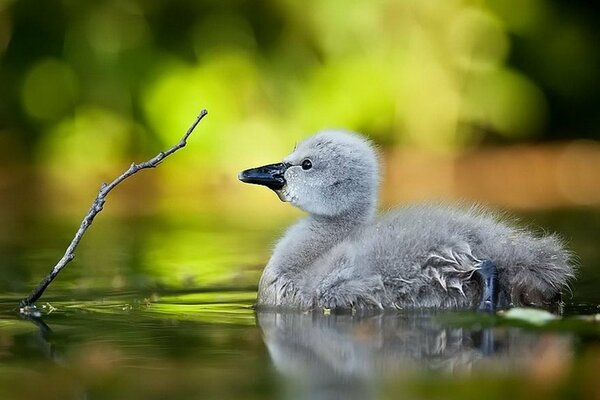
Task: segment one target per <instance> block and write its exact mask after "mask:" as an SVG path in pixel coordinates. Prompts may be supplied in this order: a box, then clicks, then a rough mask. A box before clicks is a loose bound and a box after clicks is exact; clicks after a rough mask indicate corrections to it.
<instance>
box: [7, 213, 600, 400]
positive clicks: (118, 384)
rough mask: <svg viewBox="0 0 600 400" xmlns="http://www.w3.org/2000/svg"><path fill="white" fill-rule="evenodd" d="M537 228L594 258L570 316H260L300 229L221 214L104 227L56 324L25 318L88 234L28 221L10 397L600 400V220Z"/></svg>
mask: <svg viewBox="0 0 600 400" xmlns="http://www.w3.org/2000/svg"><path fill="white" fill-rule="evenodd" d="M103 217H104V216H103ZM522 219H523V220H524V221H526V222H527V221H535V222H536V224H538V225H540V226H544V227H546V228H548V229H550V230H556V231H559V232H561V234H562V235H563V236H564V237H565V239H566V240H567V241H568V242H569V243H570V246H571V248H572V249H573V250H574V251H575V252H576V253H577V254H578V256H579V260H580V261H579V262H580V264H581V268H580V275H579V279H578V280H577V282H576V283H575V284H574V285H573V296H572V297H571V296H568V297H567V298H566V299H565V300H566V306H565V314H564V317H563V318H562V319H557V320H552V321H549V322H544V323H540V324H533V323H531V321H530V322H528V321H519V320H510V319H506V318H504V317H502V316H489V315H483V314H477V313H469V312H450V313H423V312H394V313H386V314H383V315H322V314H302V313H283V314H282V313H260V314H256V313H255V312H254V310H253V309H252V304H253V301H254V298H255V290H256V282H257V281H258V277H259V276H260V270H261V266H262V263H264V262H265V260H266V259H268V256H269V252H270V246H271V243H272V241H273V239H274V238H275V237H276V236H277V235H278V234H279V233H280V232H281V230H282V229H283V227H284V226H285V224H286V223H287V222H286V221H280V222H278V221H265V222H264V223H261V222H257V223H248V224H244V225H242V226H240V225H241V224H239V223H238V222H235V221H228V220H227V219H225V218H218V217H215V216H206V217H194V218H188V217H181V216H179V217H172V216H162V217H155V218H135V219H123V218H110V217H108V218H105V219H104V220H102V219H99V220H98V221H99V222H98V223H95V225H94V226H93V228H92V229H91V231H90V232H89V236H86V238H85V239H84V242H83V243H82V245H81V247H80V250H79V253H78V256H77V259H76V261H75V262H74V263H73V264H72V265H71V266H69V267H68V268H67V270H65V273H64V274H62V275H61V276H60V277H59V278H58V280H57V281H56V282H55V284H53V285H52V287H51V288H50V289H49V291H48V292H47V294H46V295H45V296H44V297H43V298H42V299H41V300H40V302H39V307H40V311H41V316H40V317H39V318H29V319H25V318H23V317H20V316H19V314H18V313H17V312H16V309H17V305H18V301H19V299H20V298H21V297H23V296H24V295H25V294H26V293H27V291H28V290H29V289H30V288H31V287H33V286H34V284H35V283H37V280H38V279H40V278H41V277H42V276H43V274H45V273H46V272H47V270H49V268H50V267H51V266H52V265H53V264H54V262H55V261H56V260H57V259H58V258H59V257H60V255H61V253H62V251H63V249H64V246H65V244H66V243H67V242H68V241H69V240H70V237H71V235H72V234H73V226H72V225H73V224H72V222H71V221H63V220H61V219H58V218H56V219H51V218H43V219H41V218H33V217H29V218H27V219H24V220H22V221H19V226H20V227H22V229H20V230H19V231H11V232H10V233H7V232H6V231H3V232H2V237H1V238H0V254H2V257H1V260H0V271H1V275H0V289H1V290H2V293H4V294H3V295H2V296H1V297H0V369H1V372H0V396H1V397H2V398H19V399H21V398H22V399H30V398H40V397H43V398H50V399H53V398H56V399H132V398H147V399H163V398H170V399H178V398H181V399H188V398H199V399H200V398H201V399H225V398H226V399H231V398H240V399H241V398H248V399H253V398H256V399H267V398H291V399H329V398H343V399H380V398H381V399H387V398H390V399H392V398H394V399H395V398H403V397H408V398H478V399H480V398H482V396H483V397H485V398H503V399H505V398H506V397H507V396H512V397H513V398H527V399H531V398H544V399H547V398H558V397H570V398H574V397H575V398H577V397H579V398H594V396H596V398H598V396H600V390H599V389H598V386H597V384H596V375H597V371H598V368H600V321H598V320H594V315H595V314H598V313H600V308H598V304H600V293H599V291H598V290H597V289H596V287H597V283H598V282H600V265H599V264H600V263H599V260H600V251H599V250H598V246H597V237H598V233H600V213H599V212H598V211H595V210H566V211H558V212H551V213H536V214H529V215H523V216H522ZM534 322H535V321H534Z"/></svg>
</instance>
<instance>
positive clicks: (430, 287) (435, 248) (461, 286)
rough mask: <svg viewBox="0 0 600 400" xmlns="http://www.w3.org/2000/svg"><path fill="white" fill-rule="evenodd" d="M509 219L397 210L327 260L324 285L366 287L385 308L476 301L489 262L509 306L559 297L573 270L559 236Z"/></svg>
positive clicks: (455, 210)
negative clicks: (482, 269)
mask: <svg viewBox="0 0 600 400" xmlns="http://www.w3.org/2000/svg"><path fill="white" fill-rule="evenodd" d="M506 219H507V218H501V217H500V216H498V215H495V214H492V213H490V212H488V211H485V210H484V209H482V208H480V207H470V208H460V207H452V206H446V205H439V204H425V205H417V206H408V207H404V208H400V209H396V210H393V211H391V212H389V213H386V214H384V215H383V216H381V217H379V218H378V219H377V220H375V221H374V223H372V224H369V225H367V226H365V227H364V228H363V229H361V230H359V231H357V232H355V234H354V235H353V236H351V237H349V238H348V239H347V240H346V241H344V242H342V243H340V244H339V245H338V246H336V247H335V248H334V249H333V250H332V251H331V254H328V255H326V256H325V257H324V258H323V260H321V263H322V264H323V265H327V268H328V269H330V270H329V274H323V279H322V280H321V282H322V284H321V288H320V291H321V292H327V291H331V292H348V293H350V292H351V291H354V292H356V293H366V294H369V295H370V296H371V297H373V298H372V299H371V300H370V301H371V302H373V303H379V304H381V305H382V306H383V307H400V308H405V307H436V308H448V307H470V306H473V305H475V304H476V303H477V302H478V301H479V298H480V296H481V289H480V285H479V284H478V282H476V280H475V279H473V276H474V272H475V271H476V270H477V269H478V268H479V267H480V265H481V263H482V262H483V261H485V260H488V261H491V262H492V263H494V264H495V265H496V266H497V268H498V275H499V281H500V289H501V299H502V302H503V303H504V304H505V305H508V304H509V303H514V304H533V305H543V303H547V302H553V301H556V300H557V296H558V295H559V294H560V291H561V290H562V289H563V288H565V287H566V286H567V281H568V279H569V278H570V277H572V276H573V267H572V266H571V264H570V253H569V252H568V251H567V250H565V248H564V246H563V244H562V243H561V241H560V240H559V239H558V238H557V237H556V236H552V235H546V236H536V235H535V234H533V233H531V232H529V231H526V230H523V229H521V228H517V227H514V226H512V225H511V224H510V223H508V222H504V220H506ZM340 277H342V278H340ZM344 277H348V279H345V278H344ZM340 287H348V289H347V290H346V291H344V290H340ZM373 293H376V295H374V296H373V295H372V294H373ZM336 304H337V303H336Z"/></svg>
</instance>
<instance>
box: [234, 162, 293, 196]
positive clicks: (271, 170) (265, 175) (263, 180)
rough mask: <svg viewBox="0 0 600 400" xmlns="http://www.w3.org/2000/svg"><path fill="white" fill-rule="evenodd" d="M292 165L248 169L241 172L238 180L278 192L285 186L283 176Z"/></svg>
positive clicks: (284, 164) (280, 164) (283, 164)
mask: <svg viewBox="0 0 600 400" xmlns="http://www.w3.org/2000/svg"><path fill="white" fill-rule="evenodd" d="M289 167H290V164H287V163H279V164H269V165H264V166H262V167H258V168H252V169H247V170H245V171H242V172H240V174H239V175H238V178H239V179H240V181H242V182H245V183H253V184H255V185H263V186H266V187H268V188H269V189H272V190H278V189H281V188H282V187H284V186H285V178H284V177H283V174H284V173H285V171H286V170H287V169H288V168H289Z"/></svg>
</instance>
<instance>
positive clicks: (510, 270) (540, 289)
mask: <svg viewBox="0 0 600 400" xmlns="http://www.w3.org/2000/svg"><path fill="white" fill-rule="evenodd" d="M514 243H515V246H513V247H512V248H511V249H510V250H509V251H508V252H507V253H506V254H503V257H500V260H499V261H500V262H498V265H497V266H498V273H499V279H500V287H501V299H502V300H504V301H507V302H508V304H512V305H515V306H535V307H544V308H552V307H554V306H555V305H556V304H558V303H560V302H561V299H562V295H563V294H564V293H565V292H567V293H570V287H569V282H570V281H571V280H572V279H573V278H574V277H575V267H574V260H573V258H574V257H573V254H572V253H571V252H570V251H568V250H567V249H566V248H565V246H564V243H563V242H562V240H561V239H560V238H559V237H558V236H556V235H546V236H542V237H532V236H529V235H523V236H522V237H520V238H518V239H517V240H516V241H515V242H514Z"/></svg>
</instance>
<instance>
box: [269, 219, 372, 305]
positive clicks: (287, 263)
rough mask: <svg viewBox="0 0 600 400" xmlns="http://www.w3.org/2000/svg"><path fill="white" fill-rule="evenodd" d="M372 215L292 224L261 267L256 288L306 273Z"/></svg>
mask: <svg viewBox="0 0 600 400" xmlns="http://www.w3.org/2000/svg"><path fill="white" fill-rule="evenodd" d="M372 214H373V213H372V212H368V213H366V212H365V213H356V212H353V213H347V214H346V215H341V216H335V217H324V216H317V215H310V216H308V217H306V218H304V219H302V220H300V221H299V222H298V223H296V224H295V225H293V226H292V227H291V228H290V229H289V230H288V231H287V232H286V234H285V235H284V236H283V238H282V239H281V240H280V241H279V242H278V243H277V246H276V247H275V250H274V251H273V255H272V256H271V259H270V260H269V263H268V264H267V266H266V267H265V270H264V272H263V276H262V278H261V281H260V287H259V302H260V295H261V292H264V291H265V290H266V288H267V287H268V286H270V285H271V284H272V282H274V281H276V280H279V281H295V280H299V279H301V278H302V277H303V276H304V275H305V274H306V273H309V271H310V267H311V265H312V264H313V263H314V262H315V261H316V260H317V259H318V258H319V257H320V256H322V255H323V254H325V253H327V252H328V251H329V250H330V249H331V248H332V247H333V246H335V245H336V244H338V243H340V242H342V241H343V240H344V239H346V238H348V237H349V236H350V235H352V234H353V232H356V231H357V230H358V229H360V228H361V227H362V226H364V225H365V224H367V223H369V222H370V221H371V219H372V218H373V215H372Z"/></svg>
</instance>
